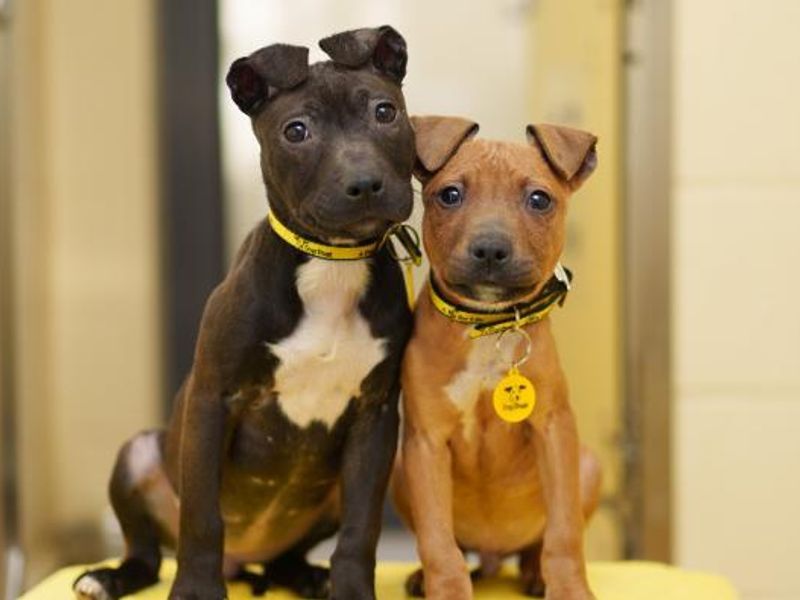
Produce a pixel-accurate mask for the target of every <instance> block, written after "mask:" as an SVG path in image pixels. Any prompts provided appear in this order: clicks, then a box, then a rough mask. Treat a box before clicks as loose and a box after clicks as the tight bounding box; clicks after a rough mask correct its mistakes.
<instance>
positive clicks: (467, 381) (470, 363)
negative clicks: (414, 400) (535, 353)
mask: <svg viewBox="0 0 800 600" xmlns="http://www.w3.org/2000/svg"><path fill="white" fill-rule="evenodd" d="M496 338H497V336H494V335H489V336H486V337H481V338H477V339H475V340H473V341H472V342H471V347H470V351H469V354H468V355H467V364H466V365H465V366H464V369H463V370H461V371H459V372H458V373H456V375H455V376H454V377H453V378H452V379H451V380H450V382H449V383H448V384H447V386H446V387H445V388H444V391H445V394H447V397H448V399H449V400H450V402H452V403H453V404H454V405H455V407H456V408H457V409H458V410H459V412H460V413H461V422H462V424H463V427H464V432H465V434H466V436H467V437H470V436H471V434H472V432H473V429H474V425H475V413H474V408H475V404H476V403H477V401H478V398H479V397H480V395H481V393H482V392H483V391H486V390H493V389H494V387H495V386H496V385H497V383H498V382H499V381H500V379H501V378H502V377H503V375H504V374H505V373H506V371H508V368H509V366H510V364H511V355H512V351H513V352H516V349H513V350H512V346H513V344H508V345H504V347H503V349H502V352H498V350H497V346H496V342H497V339H496Z"/></svg>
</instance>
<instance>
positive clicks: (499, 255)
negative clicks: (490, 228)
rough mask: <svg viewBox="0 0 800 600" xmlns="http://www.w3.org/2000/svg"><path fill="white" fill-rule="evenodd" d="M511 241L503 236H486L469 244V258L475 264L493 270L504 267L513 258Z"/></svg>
mask: <svg viewBox="0 0 800 600" xmlns="http://www.w3.org/2000/svg"><path fill="white" fill-rule="evenodd" d="M512 251H513V246H512V245H511V240H510V239H508V237H507V236H506V235H503V234H485V235H481V236H478V237H476V238H475V239H474V240H472V242H470V244H469V256H470V258H471V259H472V260H473V262H475V263H477V264H479V265H481V266H482V267H485V268H486V269H488V270H490V271H491V270H492V269H493V268H495V267H500V266H503V264H505V263H506V262H508V260H509V259H510V258H511V253H512Z"/></svg>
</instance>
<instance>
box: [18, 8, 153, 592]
mask: <svg viewBox="0 0 800 600" xmlns="http://www.w3.org/2000/svg"><path fill="white" fill-rule="evenodd" d="M13 9H14V13H13V15H12V20H11V21H10V25H6V26H5V27H4V30H3V33H2V35H3V36H4V37H5V36H9V38H10V39H9V40H8V41H9V44H8V45H7V46H6V47H5V48H4V50H6V51H8V50H10V52H12V53H13V54H12V64H11V68H10V73H9V78H8V79H7V81H9V82H10V84H9V88H8V89H7V90H3V91H4V93H6V94H10V103H11V118H10V132H9V138H8V139H5V140H4V144H8V145H10V148H11V152H10V159H11V160H10V174H11V177H10V179H11V181H10V193H11V199H12V208H13V217H12V218H13V226H12V228H11V239H10V240H4V242H5V244H6V245H10V246H11V249H12V251H13V258H14V267H15V268H14V287H13V294H14V296H13V301H14V309H15V322H14V324H13V325H14V333H15V336H14V337H15V348H14V352H15V364H16V367H17V368H16V398H17V407H18V410H17V413H18V414H17V433H18V446H17V454H16V459H17V471H18V473H19V480H18V491H19V503H20V510H21V513H20V518H21V522H20V525H21V535H22V540H21V541H22V545H23V547H24V549H25V552H26V556H27V559H28V577H29V579H36V578H38V577H41V576H42V575H43V574H44V573H45V572H46V571H47V570H49V569H51V568H52V567H53V566H54V565H55V564H59V563H61V562H63V561H64V560H72V559H75V558H80V557H84V556H87V555H91V554H93V553H96V552H97V548H98V541H99V537H100V536H99V528H100V523H101V520H102V516H103V515H104V513H105V512H106V511H107V510H108V509H107V508H106V507H107V504H108V501H107V497H106V485H107V481H108V476H109V473H110V471H109V469H110V468H111V466H112V464H113V461H114V456H115V453H116V449H117V448H118V447H119V445H120V441H122V440H124V439H125V438H126V437H127V436H129V435H130V434H131V433H132V432H134V431H136V430H137V429H140V428H142V427H145V426H148V425H153V424H154V423H157V422H158V420H159V417H160V412H161V411H160V406H159V400H160V394H161V387H160V386H161V381H160V378H161V372H160V364H161V360H160V355H161V346H160V338H159V329H160V324H159V310H160V309H159V293H160V291H159V290H160V285H161V283H160V277H159V259H158V256H159V243H160V242H159V223H158V219H157V212H158V211H157V208H158V194H157V190H158V187H157V171H158V164H159V161H158V146H157V143H156V135H155V134H156V120H155V116H156V115H155V96H154V93H155V83H156V80H155V72H156V71H155V68H156V48H155V44H154V36H153V32H154V27H155V20H154V12H153V5H152V4H151V3H150V2H146V1H141V0H122V1H120V2H96V1H91V0H77V1H72V0H70V1H69V2H64V1H62V0H27V1H22V2H18V3H15V6H14V7H13ZM3 293H4V294H8V293H9V291H8V290H3ZM6 333H7V332H6V331H4V334H6ZM7 458H9V457H4V459H7Z"/></svg>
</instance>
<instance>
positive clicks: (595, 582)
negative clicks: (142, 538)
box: [21, 560, 738, 600]
mask: <svg viewBox="0 0 800 600" xmlns="http://www.w3.org/2000/svg"><path fill="white" fill-rule="evenodd" d="M415 568H416V565H414V564H411V563H381V564H380V565H379V566H378V589H377V592H378V599H379V600H401V599H404V598H406V595H405V593H404V591H403V581H404V580H405V577H406V575H408V574H409V573H410V572H411V571H412V570H413V569H415ZM82 571H83V567H69V568H67V569H62V570H61V571H58V572H57V573H55V574H54V575H52V576H50V577H49V578H47V579H46V580H45V581H43V582H42V583H41V584H39V585H38V586H37V587H36V588H34V589H33V590H31V591H30V592H28V593H27V594H25V595H24V596H22V599H21V600H55V599H57V598H71V597H72V595H71V593H70V587H71V585H72V582H73V581H74V580H75V578H76V577H77V576H78V575H79V574H80V573H81V572H82ZM174 572H175V563H174V562H173V561H171V560H170V561H166V562H165V564H164V567H163V568H162V573H161V574H162V577H163V579H162V581H161V583H160V584H159V585H158V586H156V587H152V588H150V589H148V590H146V591H144V592H141V593H140V594H137V595H136V596H135V598H137V599H139V600H157V599H159V600H160V599H163V598H166V597H167V592H168V591H169V578H171V577H172V575H173V574H174ZM589 579H590V581H591V585H592V589H593V590H594V592H595V594H596V596H597V600H736V598H737V597H738V596H737V594H736V592H735V591H734V590H733V588H732V587H731V585H730V584H729V583H728V582H727V581H725V580H724V579H722V578H721V577H718V576H716V575H709V574H707V573H697V572H692V571H682V570H680V569H676V568H674V567H668V566H666V565H661V564H657V563H645V562H614V563H610V562H609V563H604V562H598V563H592V564H590V565H589ZM516 583H517V582H516V581H515V579H514V578H513V577H510V576H509V577H503V578H498V579H493V580H487V581H482V582H479V583H478V584H476V586H475V598H477V599H480V598H485V599H489V598H491V599H492V600H502V598H525V596H523V595H522V594H520V593H519V592H518V591H517V585H516ZM228 589H229V593H230V600H243V599H245V598H252V596H251V595H250V594H249V593H248V587H247V586H245V585H243V584H230V585H229V586H228ZM265 597H266V598H268V599H273V600H281V599H284V600H288V599H290V598H294V597H295V596H293V595H291V594H289V593H285V592H267V595H266V596H265Z"/></svg>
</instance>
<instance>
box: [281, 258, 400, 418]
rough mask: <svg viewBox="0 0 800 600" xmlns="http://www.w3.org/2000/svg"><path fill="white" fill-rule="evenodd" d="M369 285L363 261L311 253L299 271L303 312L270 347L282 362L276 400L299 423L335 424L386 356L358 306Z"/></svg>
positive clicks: (384, 343)
mask: <svg viewBox="0 0 800 600" xmlns="http://www.w3.org/2000/svg"><path fill="white" fill-rule="evenodd" d="M368 284H369V265H368V264H367V263H366V262H364V261H328V260H322V259H318V258H312V259H311V260H309V261H308V263H306V264H304V265H303V266H302V267H300V268H299V269H298V270H297V291H298V293H299V295H300V298H301V300H302V301H303V307H304V309H305V312H304V315H303V317H302V319H301V320H300V323H299V324H298V326H297V328H296V329H295V331H294V332H293V333H292V335H291V336H289V337H288V338H286V339H285V340H282V341H280V342H278V343H277V344H271V345H270V349H271V350H272V352H274V353H275V355H276V356H277V357H278V358H279V359H280V361H281V362H280V364H279V365H278V368H277V370H276V372H275V390H274V391H275V392H276V393H277V394H278V402H280V405H281V408H282V409H283V411H284V412H285V413H286V415H287V416H288V417H289V419H290V420H291V421H292V422H293V423H295V424H297V425H298V426H299V427H307V426H308V425H309V424H310V423H311V422H312V421H320V422H322V423H324V424H325V425H327V426H328V427H331V426H332V425H333V424H334V423H335V422H336V420H337V419H338V418H339V416H340V415H341V414H342V413H343V412H344V410H345V409H346V408H347V405H348V403H349V402H350V399H351V398H353V397H355V396H358V394H359V393H360V389H361V382H362V381H363V380H364V378H365V377H366V376H367V375H368V374H369V372H370V371H372V369H373V368H374V367H375V366H376V365H377V364H378V363H380V362H381V361H382V360H383V359H384V358H385V357H386V340H383V339H377V338H374V337H372V334H371V333H370V330H369V324H368V323H367V321H366V319H364V317H362V316H361V313H360V312H359V310H358V303H359V301H360V300H361V298H362V296H363V295H364V293H365V292H366V290H367V285H368Z"/></svg>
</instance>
